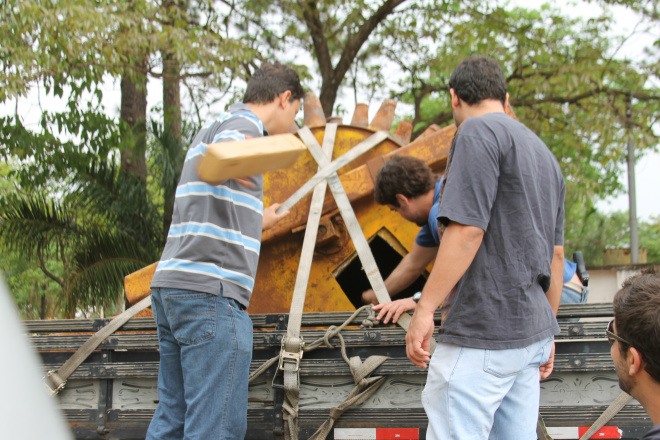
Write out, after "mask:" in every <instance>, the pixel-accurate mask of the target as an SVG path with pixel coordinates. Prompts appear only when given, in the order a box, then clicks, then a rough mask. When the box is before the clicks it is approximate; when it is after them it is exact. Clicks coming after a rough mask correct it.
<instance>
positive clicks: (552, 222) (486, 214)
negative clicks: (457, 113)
mask: <svg viewBox="0 0 660 440" xmlns="http://www.w3.org/2000/svg"><path fill="white" fill-rule="evenodd" d="M565 190H566V185H565V183H564V178H563V176H562V174H561V170H560V168H559V164H558V163H557V160H556V159H555V157H554V156H553V155H552V153H551V152H550V150H549V149H548V148H547V147H546V145H545V144H544V143H543V141H541V139H539V138H538V137H537V136H536V135H535V134H534V133H533V132H532V131H531V130H529V129H528V128H527V127H525V126H524V125H523V124H521V123H520V122H518V121H516V120H514V119H513V118H511V117H509V116H508V115H507V114H505V113H488V114H486V115H483V116H480V117H474V118H469V119H467V120H466V121H465V122H464V123H463V126H462V127H461V130H460V132H459V134H458V136H457V138H456V146H455V150H454V157H453V160H452V163H451V167H450V170H449V173H448V175H447V184H446V187H445V190H444V194H443V196H442V202H441V204H440V208H439V210H438V221H439V222H442V223H443V224H448V223H449V222H450V221H451V222H456V223H460V224H463V225H469V226H476V227H478V228H481V229H483V230H484V231H485V234H484V237H483V241H482V243H481V246H480V247H479V250H478V251H477V254H476V256H475V258H474V260H473V262H472V264H471V265H470V267H469V268H468V270H467V271H466V273H465V275H464V276H463V277H462V278H461V280H460V281H459V282H458V284H457V286H456V290H455V291H454V292H453V294H450V295H449V296H448V297H447V298H446V300H445V302H444V304H443V306H442V309H443V322H442V326H441V327H440V331H439V336H438V341H439V342H448V343H453V344H457V345H462V346H466V347H473V348H483V349H507V348H522V347H526V346H528V345H530V344H532V343H534V342H538V341H541V340H543V339H546V338H549V337H552V336H553V335H555V334H557V333H559V326H558V325H557V320H556V319H555V316H554V313H553V311H552V308H551V307H550V304H549V303H548V300H547V298H546V296H545V292H546V291H547V290H548V288H549V287H550V265H551V261H552V256H553V252H554V246H555V245H557V246H562V245H563V241H564V195H565Z"/></svg>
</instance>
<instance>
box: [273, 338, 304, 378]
mask: <svg viewBox="0 0 660 440" xmlns="http://www.w3.org/2000/svg"><path fill="white" fill-rule="evenodd" d="M286 341H287V336H285V337H283V338H282V349H281V350H280V361H279V363H278V365H277V369H278V370H282V371H293V372H294V373H295V372H297V371H298V370H300V360H301V359H302V357H303V347H304V346H305V341H303V340H302V338H300V346H299V349H298V351H297V352H291V351H286V348H285V347H286ZM291 364H295V367H293V369H292V368H285V367H286V365H291Z"/></svg>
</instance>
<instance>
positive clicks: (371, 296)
mask: <svg viewBox="0 0 660 440" xmlns="http://www.w3.org/2000/svg"><path fill="white" fill-rule="evenodd" d="M437 254H438V248H437V247H424V246H420V245H418V244H417V243H413V247H412V250H411V251H410V252H409V253H408V254H406V255H405V256H404V257H403V259H402V260H401V262H400V263H399V264H398V265H397V267H395V268H394V270H393V271H392V273H391V274H390V276H388V277H387V279H386V280H385V288H386V289H387V293H389V294H390V297H394V296H396V295H398V294H399V293H401V291H403V290H404V289H405V288H407V287H408V286H410V285H411V284H412V283H413V282H414V281H415V280H416V279H417V277H419V276H420V275H421V273H422V272H423V271H424V269H426V267H427V266H428V265H429V264H430V263H431V261H433V259H434V258H435V256H436V255H437ZM362 302H363V303H364V304H378V300H377V299H376V294H375V293H374V291H373V290H371V289H369V290H365V291H364V292H363V293H362Z"/></svg>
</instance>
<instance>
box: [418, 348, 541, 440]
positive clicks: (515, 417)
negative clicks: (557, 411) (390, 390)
mask: <svg viewBox="0 0 660 440" xmlns="http://www.w3.org/2000/svg"><path fill="white" fill-rule="evenodd" d="M551 349H552V338H550V339H545V340H543V341H540V342H536V343H534V344H531V345H529V346H527V347H525V348H517V349H507V350H483V349H476V348H467V347H461V346H458V345H453V344H447V343H439V344H438V347H437V348H436V350H435V352H434V353H433V357H432V358H431V363H430V365H429V373H428V377H427V379H426V386H425V387H424V391H423V392H422V404H423V405H424V410H425V411H426V415H427V416H428V419H429V426H428V430H427V432H426V438H427V439H428V440H435V439H438V440H486V439H488V440H536V422H537V420H538V415H539V399H540V385H539V379H540V373H539V367H540V366H541V365H543V364H544V363H546V362H547V361H548V359H549V357H550V351H551Z"/></svg>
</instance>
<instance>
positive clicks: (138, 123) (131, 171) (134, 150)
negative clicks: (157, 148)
mask: <svg viewBox="0 0 660 440" xmlns="http://www.w3.org/2000/svg"><path fill="white" fill-rule="evenodd" d="M145 72H146V61H142V62H141V63H140V64H139V65H138V66H137V73H136V72H126V73H124V75H123V76H122V78H121V113H120V118H121V120H122V121H123V122H125V123H126V124H127V125H128V126H129V127H130V128H131V130H132V132H133V139H134V140H135V143H134V144H133V145H129V146H126V147H125V148H123V149H122V151H121V169H122V171H124V172H126V173H127V174H128V175H130V176H134V177H136V178H137V179H138V180H139V181H140V182H143V183H144V184H145V185H146V183H147V160H146V149H147V148H146V147H147V75H146V73H145Z"/></svg>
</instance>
